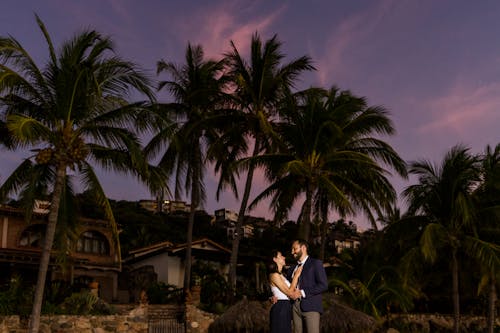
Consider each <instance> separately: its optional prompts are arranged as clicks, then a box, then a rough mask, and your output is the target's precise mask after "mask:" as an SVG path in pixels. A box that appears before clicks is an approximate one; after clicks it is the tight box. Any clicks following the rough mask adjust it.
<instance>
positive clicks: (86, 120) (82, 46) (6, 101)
mask: <svg viewBox="0 0 500 333" xmlns="http://www.w3.org/2000/svg"><path fill="white" fill-rule="evenodd" d="M36 21H37V23H38V26H39V27H40V29H41V31H42V33H43V35H44V37H45V41H46V42H47V46H48V51H49V59H48V61H47V64H46V66H45V67H44V68H40V67H38V66H37V64H36V63H35V62H34V60H33V58H32V57H31V56H30V55H29V53H28V52H27V51H26V49H24V48H23V47H22V45H21V43H19V42H18V41H17V40H16V39H15V38H13V37H1V38H0V103H1V104H0V107H1V111H2V113H3V115H6V123H7V127H8V129H9V132H10V133H11V135H12V137H13V139H14V142H15V143H16V144H17V145H18V147H22V148H31V149H32V151H33V152H34V155H32V156H29V157H28V158H27V159H26V160H25V161H24V162H23V163H22V164H21V165H20V166H19V167H18V168H17V169H16V170H15V171H14V174H13V175H12V176H11V177H10V179H12V180H13V181H9V182H6V184H4V185H3V186H2V188H1V189H0V193H1V194H2V195H5V194H8V193H9V192H11V191H17V190H21V189H23V186H24V185H26V184H30V181H29V177H30V175H29V174H27V171H29V170H30V168H32V167H33V164H34V163H36V164H37V165H38V166H35V167H36V168H38V169H42V168H43V169H45V171H44V173H43V174H44V175H46V177H48V178H47V179H48V181H50V185H51V193H50V194H51V199H50V200H51V207H50V212H49V215H48V223H47V229H46V236H45V242H44V245H43V248H42V256H41V260H40V268H39V273H38V280H37V285H36V290H35V296H34V301H33V311H32V314H31V320H30V332H33V333H35V332H38V329H39V322H40V310H41V306H42V298H43V292H44V286H45V280H46V274H47V270H48V265H49V259H50V255H51V248H52V244H53V241H54V234H55V233H56V228H57V223H58V214H59V212H60V209H61V198H62V194H63V192H64V186H65V182H66V180H67V175H68V170H72V171H73V172H74V173H75V174H79V175H81V181H82V184H83V185H84V187H85V188H88V189H90V190H92V191H93V192H94V193H96V195H97V198H98V199H99V202H98V204H99V205H101V206H102V207H103V208H104V210H105V212H106V216H107V218H108V219H109V221H110V223H111V225H112V227H113V228H114V232H115V237H116V238H115V242H116V244H118V233H117V230H116V223H114V222H115V221H114V218H113V214H112V211H111V208H110V205H109V202H108V200H107V198H106V196H105V195H104V191H103V188H102V187H101V185H100V183H99V181H98V178H97V175H96V173H95V172H94V169H93V167H92V166H91V164H90V163H89V162H90V161H93V162H96V163H97V164H98V165H100V166H101V167H103V168H104V169H106V170H116V171H120V172H133V173H135V174H139V173H141V174H142V175H143V176H144V177H145V176H146V173H145V172H146V163H145V161H144V159H143V156H142V155H141V149H140V145H139V141H138V139H137V137H136V135H135V134H134V133H133V132H131V130H129V129H128V127H127V125H128V124H130V123H131V122H133V121H134V115H135V112H134V111H135V110H136V109H137V108H138V107H139V106H140V104H130V103H129V102H127V100H126V98H127V97H128V94H129V93H130V92H131V91H138V92H140V93H144V94H145V95H146V96H148V97H149V98H153V95H152V92H151V90H150V86H149V80H148V79H147V78H146V77H145V76H144V74H142V73H141V72H140V71H139V70H138V69H137V67H136V66H135V65H134V64H133V63H130V62H127V61H124V60H122V59H120V58H119V57H118V56H116V55H114V54H113V43H112V42H111V40H110V39H109V38H108V37H105V36H102V35H101V34H99V33H98V32H96V31H84V32H82V33H79V34H77V35H75V36H74V37H73V38H72V39H70V40H68V41H67V42H65V43H63V45H62V47H61V49H60V51H59V52H58V53H56V51H55V48H54V45H53V43H52V41H51V38H50V36H49V34H48V32H47V30H46V28H45V25H44V24H43V22H42V21H41V20H40V19H39V18H38V16H37V17H36ZM47 173H50V175H47Z"/></svg>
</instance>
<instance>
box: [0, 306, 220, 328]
mask: <svg viewBox="0 0 500 333" xmlns="http://www.w3.org/2000/svg"><path fill="white" fill-rule="evenodd" d="M149 307H154V305H149V306H148V305H146V306H138V307H131V306H126V305H123V306H121V309H120V310H122V311H123V312H126V313H122V314H119V315H110V316H68V315H58V316H42V317H41V320H40V333H111V332H116V333H125V332H126V333H147V332H148V308H149ZM186 312H187V313H186V333H206V332H208V326H210V324H211V323H212V322H213V321H214V320H215V318H216V317H217V316H216V315H214V314H212V313H208V312H204V311H202V310H200V309H198V308H197V307H196V306H194V305H187V306H186ZM27 331H28V329H27V322H26V321H24V320H21V319H20V318H19V316H0V333H26V332H27Z"/></svg>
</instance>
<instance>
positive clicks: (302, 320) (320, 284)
mask: <svg viewBox="0 0 500 333" xmlns="http://www.w3.org/2000/svg"><path fill="white" fill-rule="evenodd" d="M308 247H309V245H308V244H307V242H306V241H305V240H303V239H297V240H295V241H294V242H293V244H292V255H293V257H294V258H295V260H297V264H296V265H294V266H292V267H290V269H289V271H288V280H289V281H291V280H292V277H293V273H294V272H295V270H296V267H298V265H303V266H304V267H303V268H302V274H301V275H300V278H299V283H298V285H297V288H298V289H299V290H298V291H297V296H298V298H297V299H296V300H295V301H293V316H292V317H293V327H294V333H302V332H307V333H319V330H320V316H321V314H322V313H323V305H322V301H323V297H322V295H321V294H322V293H323V292H325V291H327V290H328V280H327V277H326V272H325V268H324V267H323V262H322V261H321V260H318V259H314V258H311V257H309V255H308Z"/></svg>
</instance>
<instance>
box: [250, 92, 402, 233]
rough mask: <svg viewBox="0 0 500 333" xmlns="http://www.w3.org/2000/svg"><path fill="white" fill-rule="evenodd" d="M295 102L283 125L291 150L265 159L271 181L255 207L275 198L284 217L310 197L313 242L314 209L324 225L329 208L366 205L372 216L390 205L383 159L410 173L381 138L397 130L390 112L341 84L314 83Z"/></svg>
mask: <svg viewBox="0 0 500 333" xmlns="http://www.w3.org/2000/svg"><path fill="white" fill-rule="evenodd" d="M294 99H295V101H294V100H292V102H291V104H286V106H285V108H284V111H283V113H282V115H281V118H282V119H283V122H281V123H280V126H279V127H278V128H279V129H278V133H279V137H280V139H281V140H282V142H283V147H284V149H281V150H280V151H279V152H278V154H272V155H268V156H264V157H262V158H260V159H259V162H260V163H263V164H264V165H266V167H267V175H268V177H269V179H270V181H271V185H270V186H269V187H268V188H267V189H265V190H264V191H263V192H262V193H261V194H260V195H259V196H258V197H257V198H256V199H255V200H254V202H253V203H252V204H255V203H256V202H258V201H259V200H261V199H263V198H266V197H268V196H272V197H273V199H272V203H271V204H272V206H273V207H274V209H275V211H276V213H277V216H278V217H279V218H282V217H283V216H286V214H287V213H288V212H289V211H290V209H291V207H292V205H293V203H294V202H295V201H296V200H297V199H298V198H299V197H300V196H301V195H305V200H304V202H303V205H302V210H301V216H300V224H301V228H300V231H301V234H300V236H301V237H305V238H306V239H310V238H311V233H310V223H311V214H312V213H313V209H312V208H313V207H316V210H317V211H316V215H318V214H319V216H321V217H322V219H323V220H324V221H325V222H326V221H327V218H328V216H327V215H328V214H326V213H325V212H327V211H328V208H329V207H330V208H333V209H335V210H337V211H338V212H339V213H340V214H341V215H342V216H345V215H347V214H354V213H355V212H356V211H357V210H360V209H361V210H363V211H364V212H365V213H366V214H367V215H368V216H372V215H371V210H375V211H376V212H379V213H380V212H382V211H384V210H386V209H387V207H388V206H389V205H390V203H392V202H394V200H395V195H396V194H395V191H394V189H393V187H392V186H391V184H390V183H389V181H388V179H387V171H386V170H385V169H384V168H383V166H382V163H384V164H387V165H389V166H390V167H392V168H393V169H395V170H396V171H397V172H398V173H399V174H400V175H403V176H405V175H406V164H405V163H404V162H403V160H402V159H401V158H400V157H399V156H398V154H397V153H396V152H395V151H394V150H393V149H392V148H391V147H390V146H389V145H388V144H387V143H385V142H384V141H382V140H380V139H378V138H375V137H374V135H380V134H392V133H393V131H394V129H393V126H392V123H391V121H390V120H389V118H388V117H387V115H386V111H385V110H384V109H383V108H381V107H368V106H367V104H366V101H365V100H364V99H363V98H358V97H355V96H353V95H352V94H350V93H349V92H346V91H340V90H339V89H337V88H335V87H333V88H332V89H330V90H328V91H327V90H324V89H318V88H311V89H308V90H306V91H304V92H300V93H297V94H296V95H295V96H294ZM294 104H295V106H294ZM313 201H316V205H313ZM372 221H374V219H373V218H372ZM375 227H376V225H375ZM323 229H325V228H323Z"/></svg>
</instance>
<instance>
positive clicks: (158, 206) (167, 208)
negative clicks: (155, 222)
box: [139, 200, 191, 214]
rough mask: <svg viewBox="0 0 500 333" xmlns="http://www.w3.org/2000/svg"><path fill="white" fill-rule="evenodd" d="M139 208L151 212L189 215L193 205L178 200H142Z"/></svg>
mask: <svg viewBox="0 0 500 333" xmlns="http://www.w3.org/2000/svg"><path fill="white" fill-rule="evenodd" d="M139 206H141V207H142V208H144V209H147V210H149V211H151V212H160V211H161V212H164V213H167V214H173V213H177V212H182V213H189V211H190V210H191V205H190V204H188V203H186V202H185V201H176V200H140V201H139Z"/></svg>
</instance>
